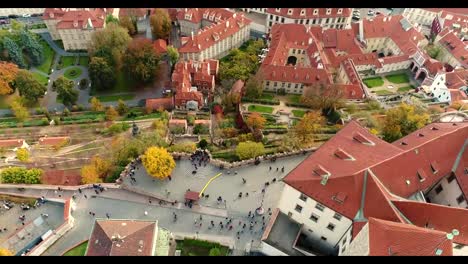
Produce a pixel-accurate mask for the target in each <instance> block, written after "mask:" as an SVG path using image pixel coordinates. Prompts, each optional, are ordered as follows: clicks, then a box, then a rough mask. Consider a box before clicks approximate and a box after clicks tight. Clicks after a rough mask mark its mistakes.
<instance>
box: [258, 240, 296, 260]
mask: <svg viewBox="0 0 468 264" xmlns="http://www.w3.org/2000/svg"><path fill="white" fill-rule="evenodd" d="M260 252H262V253H263V254H265V255H267V256H289V255H288V254H286V253H284V252H283V251H280V250H278V249H276V248H274V247H272V246H270V245H268V244H267V243H265V242H263V241H262V247H261V249H260Z"/></svg>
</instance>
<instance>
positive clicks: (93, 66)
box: [88, 57, 116, 91]
mask: <svg viewBox="0 0 468 264" xmlns="http://www.w3.org/2000/svg"><path fill="white" fill-rule="evenodd" d="M88 72H89V78H90V79H91V83H92V85H93V87H94V88H96V89H97V90H101V91H102V90H108V89H112V88H113V87H114V86H115V83H116V74H115V70H114V69H113V67H112V66H111V65H109V63H108V62H107V61H106V59H104V58H101V57H92V58H91V61H90V62H89V66H88Z"/></svg>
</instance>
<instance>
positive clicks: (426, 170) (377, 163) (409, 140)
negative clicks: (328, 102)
mask: <svg viewBox="0 0 468 264" xmlns="http://www.w3.org/2000/svg"><path fill="white" fill-rule="evenodd" d="M467 146H468V122H461V123H432V124H430V125H428V126H426V127H424V128H422V129H420V130H417V131H415V132H413V133H411V134H410V135H408V136H406V137H404V138H402V139H400V140H397V141H395V142H393V143H392V144H390V143H387V142H384V141H383V140H381V139H379V138H378V137H376V136H374V135H373V134H371V133H370V132H369V131H368V130H367V129H366V128H363V127H361V126H360V125H359V124H358V123H357V122H355V121H351V122H350V123H349V124H347V125H346V126H345V127H344V128H342V129H341V130H340V131H339V132H338V133H337V134H336V135H335V136H334V137H333V138H332V139H330V140H329V141H327V142H326V143H325V144H323V145H322V146H321V147H320V148H319V149H318V150H317V151H316V152H314V153H312V154H311V155H310V156H309V157H308V158H307V159H306V160H304V161H303V162H302V163H301V164H299V165H298V166H297V167H296V168H295V169H294V170H292V171H291V172H290V173H289V174H288V175H287V176H286V177H285V178H284V179H283V181H284V182H285V183H286V185H285V187H284V190H283V192H282V195H281V199H280V202H279V205H278V209H279V210H280V211H281V212H282V213H283V214H284V215H286V216H288V217H289V219H290V221H291V225H299V226H300V229H301V230H300V234H298V235H297V236H298V237H302V239H299V238H298V239H295V240H292V239H289V241H293V242H294V244H293V245H292V246H291V247H290V249H291V250H293V251H294V252H297V250H296V249H295V248H299V250H302V251H307V252H308V254H311V255H318V254H326V255H346V254H350V255H353V254H362V255H405V254H417V255H440V254H442V255H445V254H448V255H454V254H459V253H460V252H461V251H457V250H462V249H466V245H468V225H466V222H467V221H468V210H467V209H465V207H466V197H467V195H468V180H467V179H466V177H465V176H466V175H467V174H468V151H467ZM441 148H443V149H444V151H437V150H438V149H441ZM452 175H454V176H452ZM453 177H455V179H452V178H453ZM449 180H450V181H451V182H450V184H453V183H457V184H458V186H459V187H458V188H454V187H450V188H449V187H448V186H447V187H446V188H445V187H443V189H442V190H439V189H440V188H439V189H438V190H437V191H434V190H433V189H434V188H438V186H439V184H442V182H444V181H446V182H447V183H448V181H449ZM443 184H444V186H445V183H443ZM437 192H438V193H437ZM435 193H436V194H435ZM426 199H427V201H426ZM436 201H441V203H442V204H444V205H438V204H435V202H436ZM444 201H447V202H450V203H451V204H450V206H451V207H449V206H448V204H447V203H445V202H444ZM431 202H433V203H431ZM372 218H375V219H378V220H379V221H388V222H391V223H390V225H391V226H394V228H397V231H398V228H400V229H399V230H400V231H401V232H403V233H404V232H406V231H405V230H407V229H415V230H418V232H420V231H421V230H424V229H427V231H426V232H429V233H431V232H435V233H436V234H434V236H435V237H436V238H440V237H441V234H445V235H446V234H448V233H452V231H453V229H457V230H458V235H457V236H455V237H454V238H453V240H452V241H449V242H444V243H448V244H447V245H446V246H444V247H443V248H441V250H442V252H440V251H438V250H437V249H438V247H437V245H436V244H434V243H432V244H431V245H434V248H433V249H427V250H426V251H420V252H419V253H418V252H417V251H414V249H411V248H410V249H407V248H405V247H395V245H398V244H399V243H400V244H402V243H404V242H405V241H404V240H403V239H410V238H407V236H403V235H397V236H395V237H393V238H392V239H394V241H392V242H391V245H394V246H392V247H391V250H388V247H386V248H385V250H382V248H381V247H377V248H378V249H379V250H377V251H373V249H372V245H374V243H373V242H372V239H373V238H371V236H372V235H374V234H372V230H373V227H372V224H373V223H372V222H369V221H371V219H372ZM274 221H275V219H274V217H272V220H271V221H270V223H269V225H268V227H273V226H274ZM282 221H283V222H284V219H282ZM296 223H297V224H296ZM283 225H284V224H283ZM369 225H370V226H369ZM385 225H388V224H385ZM267 229H268V228H267ZM366 230H370V231H366ZM431 230H434V231H431ZM265 232H267V230H266V231H265ZM361 232H363V233H362V234H361ZM366 232H369V233H367V234H366ZM401 232H400V234H401ZM297 233H299V231H298V232H297ZM360 234H361V235H360ZM412 234H413V236H414V237H415V238H417V237H418V236H417V233H414V232H413V233H412ZM387 238H388V237H387ZM366 240H367V241H370V243H367V242H366ZM378 240H379V241H380V239H378ZM263 242H264V243H266V244H267V245H268V246H265V248H266V251H268V252H270V254H273V255H274V254H275V253H271V252H273V250H272V249H271V248H269V247H275V242H274V241H273V240H272V238H270V239H268V235H265V234H264V237H263ZM283 242H284V241H283ZM439 242H442V240H439ZM366 243H367V244H366ZM356 244H358V245H361V246H356ZM363 245H364V246H363ZM366 245H367V251H366V250H365V247H366ZM369 245H371V247H370V249H369ZM281 247H282V249H279V251H281V252H283V253H285V254H288V253H287V252H285V251H286V250H285V248H286V249H287V247H285V246H284V245H282V246H281ZM356 247H360V249H359V248H358V249H356ZM363 248H364V249H363ZM262 249H263V247H262ZM348 250H349V251H348ZM363 250H364V251H363ZM369 250H370V251H369ZM408 250H413V251H408ZM356 252H357V253H356ZM408 252H409V253H408ZM456 252H458V253H456ZM462 253H463V252H461V253H460V254H462ZM265 254H266V253H265ZM277 254H279V253H278V252H277ZM463 254H464V253H463ZM288 255H290V254H288Z"/></svg>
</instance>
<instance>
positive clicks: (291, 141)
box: [278, 131, 301, 152]
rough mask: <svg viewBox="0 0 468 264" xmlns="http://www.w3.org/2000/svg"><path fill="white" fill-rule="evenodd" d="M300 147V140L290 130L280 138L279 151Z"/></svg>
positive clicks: (288, 150)
mask: <svg viewBox="0 0 468 264" xmlns="http://www.w3.org/2000/svg"><path fill="white" fill-rule="evenodd" d="M300 148H301V141H300V140H299V138H298V137H297V136H296V134H295V133H294V132H292V131H289V132H288V133H286V134H285V135H284V137H283V138H282V139H281V144H280V146H279V149H278V150H279V151H284V152H290V151H293V150H297V149H300Z"/></svg>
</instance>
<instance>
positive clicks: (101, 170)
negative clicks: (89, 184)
mask: <svg viewBox="0 0 468 264" xmlns="http://www.w3.org/2000/svg"><path fill="white" fill-rule="evenodd" d="M91 166H93V167H94V168H95V169H96V173H97V174H98V176H99V177H100V178H104V177H105V176H106V175H107V173H109V172H110V171H111V167H112V164H111V162H110V161H108V160H105V159H103V158H101V157H99V156H94V157H93V158H92V159H91Z"/></svg>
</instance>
